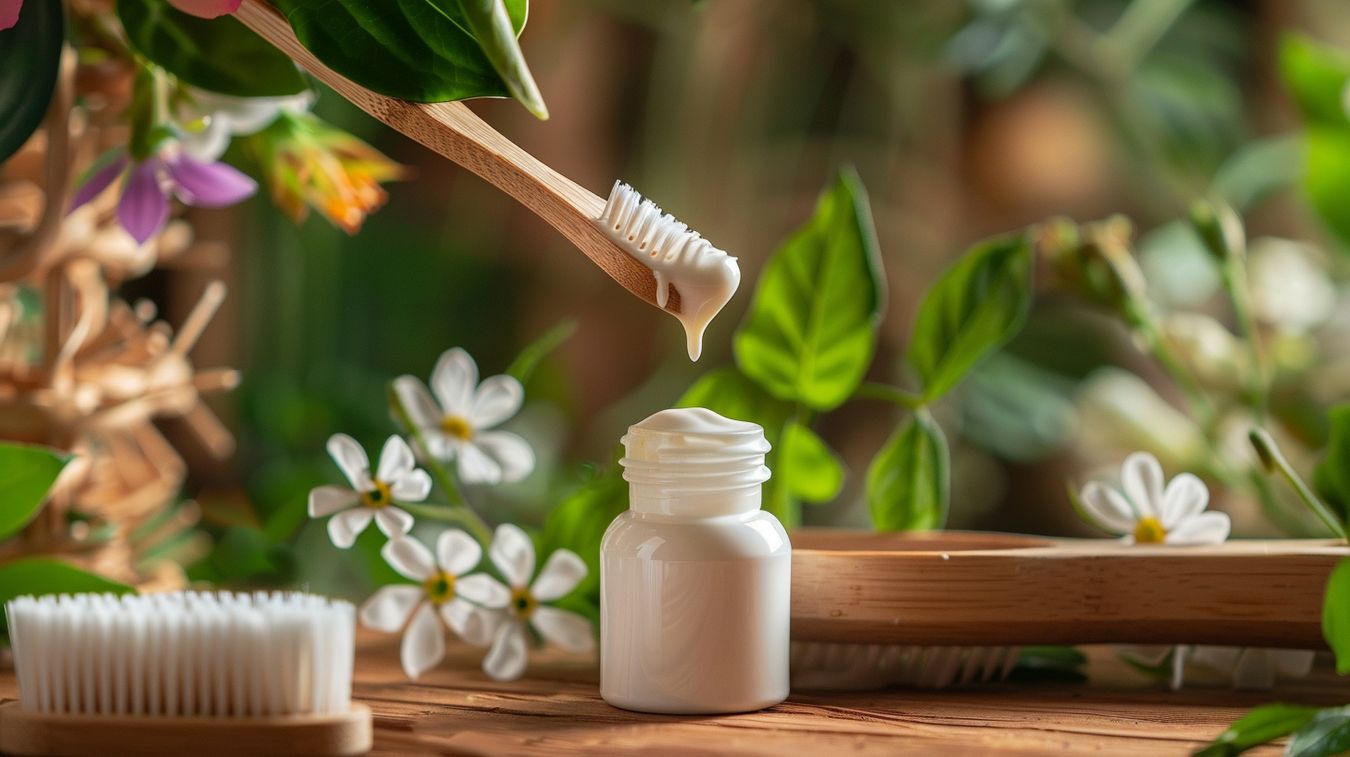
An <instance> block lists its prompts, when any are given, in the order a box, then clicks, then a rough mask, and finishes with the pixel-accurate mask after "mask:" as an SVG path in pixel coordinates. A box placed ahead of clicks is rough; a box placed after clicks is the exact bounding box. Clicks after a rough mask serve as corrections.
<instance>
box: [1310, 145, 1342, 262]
mask: <svg viewBox="0 0 1350 757" xmlns="http://www.w3.org/2000/svg"><path fill="white" fill-rule="evenodd" d="M1303 193H1304V194H1305V195H1306V196H1307V198H1308V203H1309V204H1310V205H1312V209H1313V211H1314V212H1316V213H1317V217H1318V218H1320V219H1321V220H1322V223H1324V224H1326V225H1327V228H1328V229H1329V230H1330V231H1331V232H1332V233H1333V234H1335V235H1336V238H1337V239H1339V240H1340V241H1341V244H1342V245H1343V246H1344V245H1350V207H1348V206H1347V205H1346V204H1345V201H1344V200H1345V197H1346V196H1347V194H1350V127H1330V126H1318V125H1315V124H1314V125H1309V126H1308V129H1307V131H1306V132H1305V133H1304V135H1303Z"/></svg>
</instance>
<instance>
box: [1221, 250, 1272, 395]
mask: <svg viewBox="0 0 1350 757" xmlns="http://www.w3.org/2000/svg"><path fill="white" fill-rule="evenodd" d="M1219 271H1220V273H1221V275H1222V277H1223V287H1224V289H1225V290H1226V291H1227V292H1228V301H1229V302H1230V303H1231V304H1232V306H1233V314H1234V315H1235V316H1236V317H1237V323H1238V329H1239V331H1240V332H1241V333H1242V337H1243V341H1245V342H1246V343H1247V350H1248V352H1249V354H1250V358H1251V375H1250V376H1248V377H1247V403H1248V404H1249V405H1251V408H1252V412H1253V413H1255V414H1256V420H1257V422H1261V421H1263V420H1264V419H1265V415H1266V394H1267V391H1268V384H1269V378H1268V375H1267V372H1266V366H1265V361H1264V359H1263V357H1262V351H1261V338H1260V333H1259V331H1258V330H1257V327H1256V316H1255V314H1254V312H1253V311H1254V308H1253V307H1252V295H1251V287H1250V286H1249V285H1248V283H1247V268H1246V266H1245V265H1244V260H1243V259H1242V258H1240V257H1238V256H1235V255H1230V256H1227V257H1226V258H1225V259H1224V261H1223V264H1222V265H1220V266H1219Z"/></svg>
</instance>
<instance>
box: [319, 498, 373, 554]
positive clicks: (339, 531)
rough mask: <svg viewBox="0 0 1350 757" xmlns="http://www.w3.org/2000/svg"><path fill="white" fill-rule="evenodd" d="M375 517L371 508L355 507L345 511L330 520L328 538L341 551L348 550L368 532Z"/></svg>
mask: <svg viewBox="0 0 1350 757" xmlns="http://www.w3.org/2000/svg"><path fill="white" fill-rule="evenodd" d="M372 517H374V513H372V512H371V510H370V508H369V507H353V508H352V509H350V510H343V511H342V512H340V513H338V514H337V515H334V516H333V517H331V518H329V519H328V538H330V539H332V540H333V546H335V547H338V548H340V549H347V548H348V547H350V546H351V545H353V544H355V543H356V537H357V536H360V535H361V532H362V531H364V530H366V526H369V525H370V519H371V518H372Z"/></svg>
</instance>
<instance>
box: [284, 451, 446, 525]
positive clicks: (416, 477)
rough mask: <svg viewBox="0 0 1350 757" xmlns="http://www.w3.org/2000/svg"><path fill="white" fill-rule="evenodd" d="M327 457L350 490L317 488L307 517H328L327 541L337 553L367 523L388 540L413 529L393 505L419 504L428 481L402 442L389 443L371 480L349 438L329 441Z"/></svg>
mask: <svg viewBox="0 0 1350 757" xmlns="http://www.w3.org/2000/svg"><path fill="white" fill-rule="evenodd" d="M328 454H330V455H332V456H333V460H334V461H335V462H336V463H337V464H338V467H339V468H341V469H342V473H343V475H345V476H346V477H347V480H348V481H350V482H351V485H352V488H350V489H348V488H346V487H342V486H320V487H319V488H317V489H315V490H313V491H311V492H310V493H309V517H311V518H322V517H324V516H325V515H332V516H333V517H332V518H331V519H330V520H329V521H328V535H329V536H330V537H331V538H332V539H333V544H334V545H336V546H338V547H341V548H342V549H346V548H348V547H350V546H351V545H352V544H354V543H355V542H356V537H357V536H359V535H360V534H361V532H362V531H364V530H366V526H368V525H370V521H371V520H372V519H374V521H375V525H377V526H379V527H380V530H381V531H383V532H384V535H385V536H388V537H390V538H393V537H395V536H402V535H403V534H406V533H408V531H409V530H411V529H412V526H413V517H412V516H411V515H409V514H408V513H407V512H405V511H403V510H401V509H399V508H398V507H397V506H396V504H395V503H397V502H421V501H422V500H423V499H425V498H426V496H427V493H428V492H430V491H431V477H430V476H428V475H427V472H426V471H424V470H421V469H420V468H418V467H417V461H416V460H414V459H413V453H412V450H411V449H409V448H408V443H407V442H405V441H403V439H402V438H401V437H397V436H391V437H389V440H388V441H386V442H385V443H384V449H383V450H382V451H381V452H380V467H379V469H378V470H377V471H376V472H375V476H374V477H373V478H372V477H371V475H370V459H369V458H367V457H366V451H365V450H363V449H361V445H359V444H357V443H356V440H355V439H353V438H351V437H350V436H347V435H346V434H334V435H333V436H332V437H331V438H329V440H328ZM334 513H336V514H334Z"/></svg>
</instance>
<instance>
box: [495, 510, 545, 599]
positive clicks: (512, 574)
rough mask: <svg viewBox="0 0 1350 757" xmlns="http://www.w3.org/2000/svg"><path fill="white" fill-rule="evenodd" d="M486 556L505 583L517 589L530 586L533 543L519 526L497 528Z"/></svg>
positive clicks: (503, 525)
mask: <svg viewBox="0 0 1350 757" xmlns="http://www.w3.org/2000/svg"><path fill="white" fill-rule="evenodd" d="M488 556H489V557H491V558H492V564H493V565H496V566H497V570H498V572H500V573H501V574H502V578H505V579H506V583H508V584H510V585H511V586H514V587H517V588H518V587H522V586H529V585H530V578H532V577H533V576H534V542H532V541H530V537H529V536H528V535H526V533H525V532H524V531H522V530H520V527H519V526H516V525H514V524H511V523H503V524H501V525H500V526H497V532H496V533H495V534H493V536H492V547H491V548H490V549H489V550H488Z"/></svg>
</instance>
